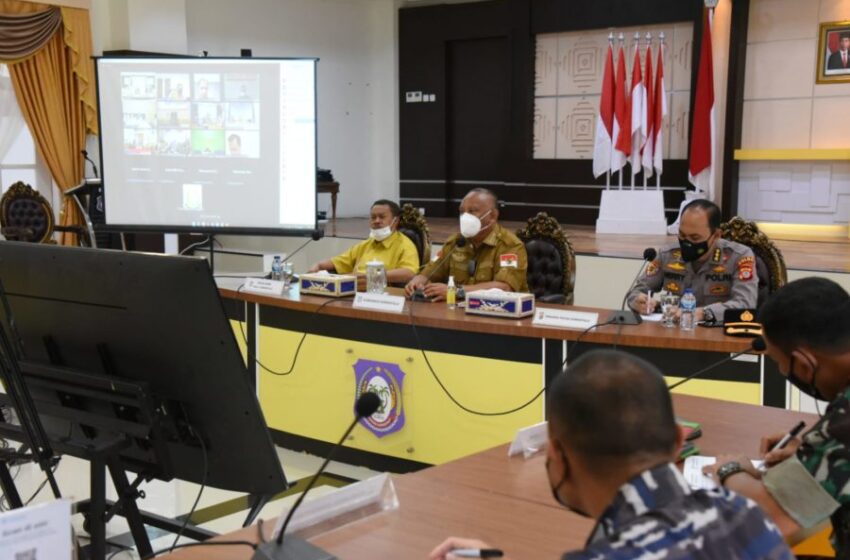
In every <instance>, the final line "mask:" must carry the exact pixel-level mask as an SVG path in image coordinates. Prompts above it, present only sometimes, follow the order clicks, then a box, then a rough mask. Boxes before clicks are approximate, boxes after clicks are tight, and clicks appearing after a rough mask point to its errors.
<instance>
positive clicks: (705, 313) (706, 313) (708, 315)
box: [702, 307, 717, 325]
mask: <svg viewBox="0 0 850 560" xmlns="http://www.w3.org/2000/svg"><path fill="white" fill-rule="evenodd" d="M702 320H703V321H704V322H705V323H706V324H707V325H713V324H714V323H715V321H717V317H715V316H714V311H712V310H711V309H709V308H708V307H705V308H703V310H702Z"/></svg>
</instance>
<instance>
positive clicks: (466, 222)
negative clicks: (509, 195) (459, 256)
mask: <svg viewBox="0 0 850 560" xmlns="http://www.w3.org/2000/svg"><path fill="white" fill-rule="evenodd" d="M489 213H490V211H489V210H488V211H487V213H486V214H484V216H481V218H483V217H485V216H486V215H487V214H489ZM481 218H479V217H478V216H476V215H475V214H470V213H469V212H464V213H463V214H461V216H460V234H461V235H462V236H464V237H466V238H467V239H469V238H471V237H475V236H476V235H478V234H479V233H481V230H482V229H483V228H482V227H481Z"/></svg>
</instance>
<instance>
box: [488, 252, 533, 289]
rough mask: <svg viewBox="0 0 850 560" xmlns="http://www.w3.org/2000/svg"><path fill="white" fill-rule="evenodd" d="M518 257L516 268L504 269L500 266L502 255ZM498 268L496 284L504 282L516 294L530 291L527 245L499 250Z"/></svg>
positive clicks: (494, 276)
mask: <svg viewBox="0 0 850 560" xmlns="http://www.w3.org/2000/svg"><path fill="white" fill-rule="evenodd" d="M506 254H514V255H516V261H517V265H516V267H513V266H511V267H502V266H501V265H500V263H501V259H500V257H501V256H502V255H506ZM496 266H497V267H498V270H497V271H496V273H495V274H494V275H493V281H494V282H504V283H505V284H507V285H508V286H510V287H511V290H513V291H514V292H527V291H528V279H527V274H528V254H527V253H526V252H525V245H523V244H522V242H521V241H520V242H518V243H513V244H511V245H507V244H506V245H505V246H503V247H499V248H498V249H497V254H496Z"/></svg>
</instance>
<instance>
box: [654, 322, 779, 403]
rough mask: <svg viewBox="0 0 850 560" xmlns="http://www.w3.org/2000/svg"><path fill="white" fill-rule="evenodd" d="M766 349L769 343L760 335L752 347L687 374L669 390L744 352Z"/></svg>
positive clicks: (754, 340)
mask: <svg viewBox="0 0 850 560" xmlns="http://www.w3.org/2000/svg"><path fill="white" fill-rule="evenodd" d="M766 349H767V344H765V342H764V339H763V338H762V337H760V336H757V337H756V338H754V339H753V341H752V343H751V344H750V347H749V348H747V349H746V350H742V351H740V352H738V353H736V354H732V355H731V356H729V357H727V358H723V359H722V360H720V361H717V362H714V363H713V364H711V365H710V366H706V367H704V368H702V369H701V370H699V371H697V372H696V373H692V374H690V375H689V376H687V377H686V378H684V379H680V380H679V381H677V382H676V383H673V384H672V385H670V386H669V387H667V390H668V391H672V390H673V389H675V388H676V387H679V386H680V385H682V384H683V383H686V382H688V381H690V380H691V379H693V378H694V377H699V376H700V375H702V374H703V373H705V372H707V371H711V370H712V369H714V368H716V367H717V366H722V365H723V364H725V363H726V362H731V361H732V360H734V359H735V358H737V357H738V356H741V355H742V354H747V353H749V352H764V351H765V350H766Z"/></svg>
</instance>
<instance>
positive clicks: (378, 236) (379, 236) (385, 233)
mask: <svg viewBox="0 0 850 560" xmlns="http://www.w3.org/2000/svg"><path fill="white" fill-rule="evenodd" d="M393 224H395V219H393V221H392V222H390V225H388V226H387V227H382V228H378V229H370V230H369V237H371V238H372V239H374V240H375V241H383V240H384V239H386V238H387V237H389V236H391V235H392V234H393Z"/></svg>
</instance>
